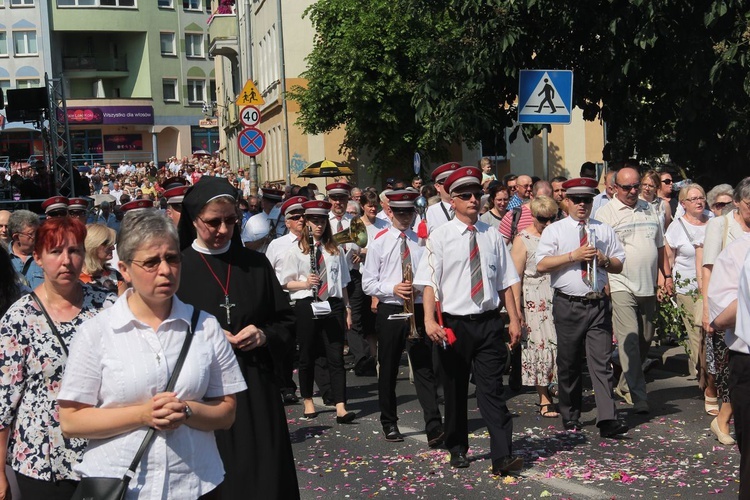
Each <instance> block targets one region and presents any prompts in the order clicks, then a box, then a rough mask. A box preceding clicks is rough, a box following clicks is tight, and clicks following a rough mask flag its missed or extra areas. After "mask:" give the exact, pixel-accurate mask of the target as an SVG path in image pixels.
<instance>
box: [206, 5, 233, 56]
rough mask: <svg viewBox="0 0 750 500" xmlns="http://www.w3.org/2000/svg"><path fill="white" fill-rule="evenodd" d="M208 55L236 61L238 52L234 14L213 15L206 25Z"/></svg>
mask: <svg viewBox="0 0 750 500" xmlns="http://www.w3.org/2000/svg"><path fill="white" fill-rule="evenodd" d="M208 37H209V46H208V53H209V54H210V55H211V56H213V57H216V56H224V57H228V58H230V59H236V58H237V55H238V53H239V51H240V48H239V38H238V37H237V16H236V15H235V14H214V15H213V16H212V17H211V22H210V23H209V24H208Z"/></svg>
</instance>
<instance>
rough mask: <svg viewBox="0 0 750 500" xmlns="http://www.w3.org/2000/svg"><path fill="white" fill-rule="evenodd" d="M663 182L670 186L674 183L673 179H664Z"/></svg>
mask: <svg viewBox="0 0 750 500" xmlns="http://www.w3.org/2000/svg"><path fill="white" fill-rule="evenodd" d="M661 183H662V184H666V185H667V186H669V185H670V184H672V179H662V180H661Z"/></svg>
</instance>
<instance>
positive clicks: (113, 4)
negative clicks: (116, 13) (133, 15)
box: [99, 0, 135, 7]
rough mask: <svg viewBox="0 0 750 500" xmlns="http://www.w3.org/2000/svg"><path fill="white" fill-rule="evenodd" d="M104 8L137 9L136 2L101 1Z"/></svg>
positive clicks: (133, 0) (122, 0)
mask: <svg viewBox="0 0 750 500" xmlns="http://www.w3.org/2000/svg"><path fill="white" fill-rule="evenodd" d="M99 5H101V6H103V7H135V0H99Z"/></svg>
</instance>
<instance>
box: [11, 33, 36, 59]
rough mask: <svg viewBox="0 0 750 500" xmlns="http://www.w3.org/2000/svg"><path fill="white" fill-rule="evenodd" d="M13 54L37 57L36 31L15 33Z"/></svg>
mask: <svg viewBox="0 0 750 500" xmlns="http://www.w3.org/2000/svg"><path fill="white" fill-rule="evenodd" d="M13 53H14V54H15V55H17V56H30V55H36V54H37V49H36V31H14V32H13Z"/></svg>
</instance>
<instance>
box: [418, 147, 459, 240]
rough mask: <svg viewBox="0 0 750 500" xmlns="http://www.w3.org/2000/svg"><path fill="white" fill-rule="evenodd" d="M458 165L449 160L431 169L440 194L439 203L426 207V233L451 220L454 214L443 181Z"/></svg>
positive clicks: (433, 180) (430, 232)
mask: <svg viewBox="0 0 750 500" xmlns="http://www.w3.org/2000/svg"><path fill="white" fill-rule="evenodd" d="M460 167H461V164H459V163H456V162H450V163H445V164H443V165H440V166H439V167H437V168H436V169H435V170H433V171H432V182H434V183H435V189H437V192H438V195H439V196H440V203H435V204H434V205H431V206H430V207H429V208H428V209H427V215H426V216H425V218H426V219H427V232H428V234H432V231H434V230H435V229H436V228H438V227H440V226H442V225H443V224H445V223H446V222H448V221H449V220H452V219H453V217H454V215H455V213H454V211H453V207H452V205H451V196H450V193H448V192H447V191H446V190H445V186H444V183H445V180H446V179H447V178H448V177H449V176H450V175H451V174H452V173H453V171H455V170H456V169H457V168H460Z"/></svg>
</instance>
